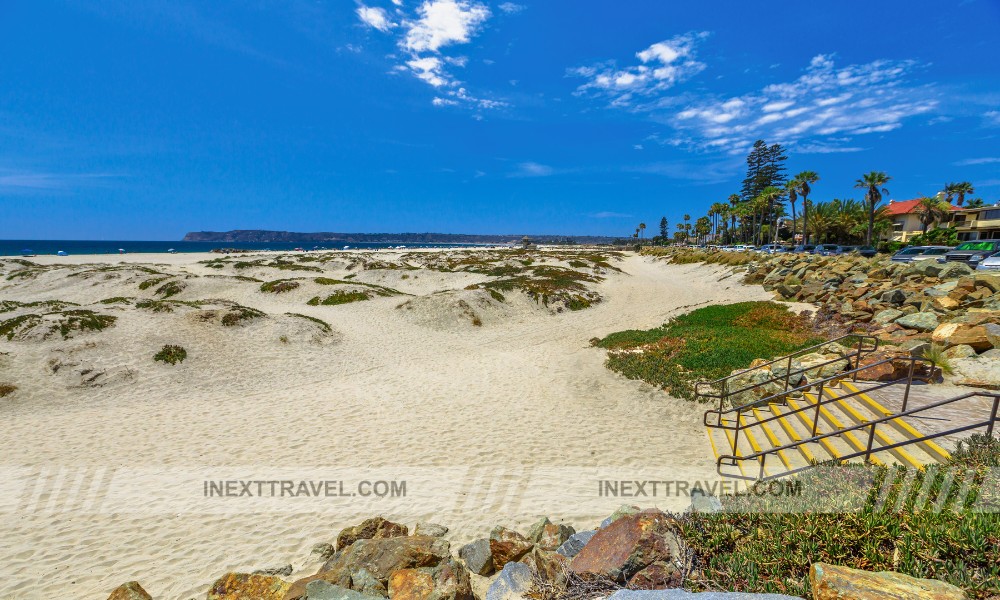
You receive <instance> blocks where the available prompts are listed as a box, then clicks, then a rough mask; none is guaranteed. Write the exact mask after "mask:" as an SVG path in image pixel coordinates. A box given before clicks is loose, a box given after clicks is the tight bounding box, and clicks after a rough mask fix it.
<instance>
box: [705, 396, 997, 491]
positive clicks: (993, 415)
mask: <svg viewBox="0 0 1000 600" xmlns="http://www.w3.org/2000/svg"><path fill="white" fill-rule="evenodd" d="M856 393H861V392H856ZM852 395H853V394H852ZM975 396H981V397H984V398H993V407H992V409H991V410H990V418H989V419H988V420H986V421H982V422H980V423H972V424H968V425H963V426H961V427H954V428H952V429H948V430H946V431H939V432H937V433H933V434H930V435H924V436H922V437H919V438H913V439H907V440H904V441H902V442H896V443H895V444H889V445H887V446H886V445H880V446H879V447H877V448H873V445H874V440H875V430H876V429H877V428H878V426H879V425H881V424H883V423H887V422H889V421H894V420H896V419H900V418H903V417H909V416H912V415H915V414H918V413H921V412H923V411H926V410H931V409H934V408H940V407H942V406H945V405H948V404H952V403H954V402H958V401H960V400H966V399H968V398H972V397H975ZM846 397H847V396H842V397H840V398H837V400H841V399H843V398H846ZM789 414H791V413H789ZM998 417H1000V393H995V392H969V393H968V394H962V395H961V396H955V397H953V398H948V399H946V400H940V401H938V402H934V403H932V404H928V405H926V406H921V407H919V408H913V409H910V410H904V411H902V412H899V413H895V414H891V415H886V416H884V417H881V418H878V419H875V420H874V421H868V422H866V423H859V424H857V425H854V426H852V427H845V428H843V429H838V430H836V431H830V432H827V433H824V434H820V435H814V436H813V437H811V438H809V439H805V440H799V441H793V442H791V443H789V444H785V445H784V446H781V447H778V448H768V449H767V450H761V451H760V452H755V453H753V454H748V455H746V456H736V455H735V450H734V453H733V454H732V455H730V454H725V455H722V456H720V457H719V458H718V459H717V460H716V471H717V472H718V473H719V474H720V475H723V476H726V475H728V476H730V477H733V478H736V479H745V480H748V481H766V480H769V479H775V478H778V477H786V476H788V475H792V474H794V473H799V472H801V471H805V470H807V469H811V468H813V467H814V466H816V464H811V465H806V466H803V467H799V468H797V469H793V470H791V471H784V472H782V473H780V474H775V475H769V476H766V475H765V473H764V468H765V466H766V462H767V457H768V456H770V455H772V454H777V453H779V452H783V451H785V450H792V449H795V448H797V447H799V446H801V445H803V444H809V443H814V442H819V441H821V440H825V439H826V438H829V437H833V436H839V435H842V434H844V433H850V432H852V431H858V430H861V429H865V428H870V431H869V432H868V445H867V447H866V448H865V450H864V451H861V450H858V451H857V452H853V453H850V454H846V455H844V456H841V457H839V458H836V459H830V460H828V461H824V462H827V463H829V462H843V461H847V460H850V459H852V458H858V457H860V456H864V457H865V460H866V461H868V460H870V459H871V456H872V454H875V453H877V452H887V451H890V450H895V449H896V448H900V447H902V446H909V445H912V444H919V443H922V442H926V441H929V440H933V439H936V438H939V437H943V436H946V435H953V434H956V433H962V432H964V431H969V430H972V429H978V428H980V427H986V436H987V437H993V430H994V425H995V424H996V423H998V422H1000V418H998ZM745 460H758V461H759V462H760V472H759V475H758V476H757V477H756V478H754V477H748V476H746V475H736V474H726V473H723V472H722V463H723V462H724V461H728V463H729V466H734V465H736V464H737V462H738V461H745Z"/></svg>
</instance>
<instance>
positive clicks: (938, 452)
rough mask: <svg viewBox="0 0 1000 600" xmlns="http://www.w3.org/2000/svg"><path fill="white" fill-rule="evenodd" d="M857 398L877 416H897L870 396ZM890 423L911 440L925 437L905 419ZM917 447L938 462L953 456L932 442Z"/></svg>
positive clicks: (847, 384) (849, 386)
mask: <svg viewBox="0 0 1000 600" xmlns="http://www.w3.org/2000/svg"><path fill="white" fill-rule="evenodd" d="M843 385H844V387H846V388H847V389H849V390H850V391H852V392H860V391H861V390H860V389H858V387H857V386H855V385H854V384H852V383H851V382H849V381H844V382H843ZM855 398H860V399H861V401H862V402H864V403H865V404H867V405H868V407H869V408H870V409H871V410H873V411H874V412H875V414H880V415H882V416H883V417H891V416H892V415H893V414H895V413H893V412H892V411H891V410H889V409H887V408H886V407H884V406H882V405H881V404H879V403H878V402H876V401H875V400H874V399H872V397H871V396H869V395H868V394H864V393H861V394H858V395H857V396H855ZM889 423H891V424H892V426H893V427H894V428H895V429H896V431H898V432H900V433H901V434H903V435H905V436H907V437H908V438H910V439H911V440H915V439H918V438H922V437H924V434H922V433H920V432H919V431H917V430H916V429H914V428H913V427H912V426H911V425H910V424H909V423H907V422H906V421H904V420H903V419H893V420H891V421H889ZM917 445H918V446H920V447H921V448H922V449H923V450H924V451H925V452H927V454H929V455H930V456H932V457H933V458H934V459H935V460H937V461H938V462H947V461H948V460H949V459H950V458H951V454H949V453H948V451H947V450H945V449H944V448H942V447H941V446H938V445H937V444H935V443H934V442H932V441H931V440H925V441H923V442H917Z"/></svg>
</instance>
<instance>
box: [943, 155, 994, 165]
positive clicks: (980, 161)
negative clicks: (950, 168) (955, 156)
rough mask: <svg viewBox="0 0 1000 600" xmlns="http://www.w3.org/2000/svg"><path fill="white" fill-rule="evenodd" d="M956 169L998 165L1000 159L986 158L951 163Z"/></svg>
mask: <svg viewBox="0 0 1000 600" xmlns="http://www.w3.org/2000/svg"><path fill="white" fill-rule="evenodd" d="M952 164H953V165H955V166H956V167H968V166H971V165H993V164H1000V158H998V157H987V158H966V159H965V160H960V161H957V162H954V163H952Z"/></svg>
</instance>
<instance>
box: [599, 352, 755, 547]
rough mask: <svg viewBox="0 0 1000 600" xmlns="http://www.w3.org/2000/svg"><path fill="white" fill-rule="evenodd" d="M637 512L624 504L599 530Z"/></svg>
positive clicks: (636, 508) (634, 508)
mask: <svg viewBox="0 0 1000 600" xmlns="http://www.w3.org/2000/svg"><path fill="white" fill-rule="evenodd" d="M754 373H761V371H754ZM765 377H768V378H769V377H770V375H766V374H765ZM637 512H639V507H638V506H630V505H628V504H622V505H621V506H619V507H618V510H616V511H615V512H613V513H611V516H610V517H608V518H607V519H604V520H603V521H601V526H600V527H599V529H604V528H605V527H607V526H608V525H611V524H612V523H614V522H615V521H617V520H618V519H620V518H622V517H624V516H625V515H634V514H635V513H637Z"/></svg>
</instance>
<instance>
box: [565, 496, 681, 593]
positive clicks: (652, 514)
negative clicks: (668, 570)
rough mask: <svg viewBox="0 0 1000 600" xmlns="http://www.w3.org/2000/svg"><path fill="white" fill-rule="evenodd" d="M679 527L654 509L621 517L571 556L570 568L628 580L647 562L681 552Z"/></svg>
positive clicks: (624, 581)
mask: <svg viewBox="0 0 1000 600" xmlns="http://www.w3.org/2000/svg"><path fill="white" fill-rule="evenodd" d="M678 530H679V528H678V526H677V523H676V521H675V520H674V519H673V518H672V517H670V516H668V515H666V514H665V513H663V512H661V511H659V510H655V509H651V510H645V511H642V512H638V513H636V514H634V515H628V516H625V517H622V518H620V519H618V520H617V521H615V522H614V523H612V524H610V525H608V526H607V527H605V528H602V529H600V530H598V532H597V533H596V534H595V535H594V537H593V538H591V540H590V542H588V543H587V545H586V546H584V547H583V550H581V551H580V553H579V554H577V555H576V556H575V557H574V558H573V561H572V562H571V563H570V570H572V571H573V572H574V573H576V574H578V575H581V576H588V575H589V576H600V577H607V578H609V579H612V580H615V581H618V582H619V583H622V584H624V583H627V582H628V580H629V579H630V578H631V577H632V576H633V575H635V574H636V573H638V572H639V571H641V570H643V569H645V568H646V567H648V566H649V565H651V564H653V563H656V562H670V561H671V559H674V558H677V557H678V556H679V555H680V537H679V533H678Z"/></svg>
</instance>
